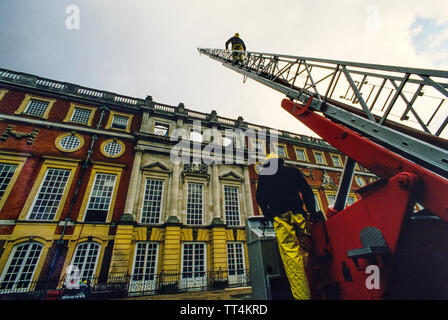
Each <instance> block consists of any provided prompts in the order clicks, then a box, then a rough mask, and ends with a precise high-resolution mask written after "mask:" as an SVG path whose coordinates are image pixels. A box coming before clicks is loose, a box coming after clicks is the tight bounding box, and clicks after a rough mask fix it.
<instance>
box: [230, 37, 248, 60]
mask: <svg viewBox="0 0 448 320" xmlns="http://www.w3.org/2000/svg"><path fill="white" fill-rule="evenodd" d="M229 44H231V45H232V47H231V48H232V50H233V51H246V45H245V44H244V41H243V40H242V39H241V38H240V35H239V34H238V33H235V35H234V36H233V37H232V38H230V39H229V40H227V41H226V50H228V47H229ZM232 60H233V64H239V63H240V64H241V65H242V64H243V53H242V52H241V53H240V52H233V53H232Z"/></svg>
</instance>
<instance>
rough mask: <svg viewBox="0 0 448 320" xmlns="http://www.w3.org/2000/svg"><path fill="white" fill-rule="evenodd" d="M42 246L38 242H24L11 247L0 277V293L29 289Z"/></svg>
mask: <svg viewBox="0 0 448 320" xmlns="http://www.w3.org/2000/svg"><path fill="white" fill-rule="evenodd" d="M43 247H44V246H43V245H42V244H41V243H39V242H24V243H20V244H18V245H16V246H15V247H14V248H13V250H12V252H11V255H10V256H9V259H8V262H7V264H6V266H5V269H4V270H3V274H2V276H1V278H0V293H3V292H8V291H18V290H20V291H26V290H28V289H29V287H30V284H31V281H32V279H33V276H34V272H35V271H36V267H37V265H38V263H39V259H40V256H41V254H42V249H43Z"/></svg>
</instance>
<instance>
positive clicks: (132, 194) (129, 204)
mask: <svg viewBox="0 0 448 320" xmlns="http://www.w3.org/2000/svg"><path fill="white" fill-rule="evenodd" d="M141 162H142V151H140V150H137V152H136V153H135V157H134V164H133V165H132V172H131V178H130V181H129V187H128V195H127V197H126V204H125V208H124V214H125V215H132V216H133V218H134V221H136V218H137V217H136V215H135V214H134V205H135V200H136V198H137V196H138V194H137V193H138V192H137V188H138V179H139V174H140V165H141Z"/></svg>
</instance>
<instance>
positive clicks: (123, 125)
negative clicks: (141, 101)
mask: <svg viewBox="0 0 448 320" xmlns="http://www.w3.org/2000/svg"><path fill="white" fill-rule="evenodd" d="M128 121H129V117H126V116H120V115H117V114H115V115H114V117H113V119H112V124H111V128H114V129H121V130H126V129H127V128H128Z"/></svg>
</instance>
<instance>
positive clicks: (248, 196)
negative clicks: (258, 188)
mask: <svg viewBox="0 0 448 320" xmlns="http://www.w3.org/2000/svg"><path fill="white" fill-rule="evenodd" d="M243 176H244V200H245V202H246V218H247V217H250V216H253V215H254V206H253V205H252V191H251V188H250V178H249V167H247V166H244V167H243Z"/></svg>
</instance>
